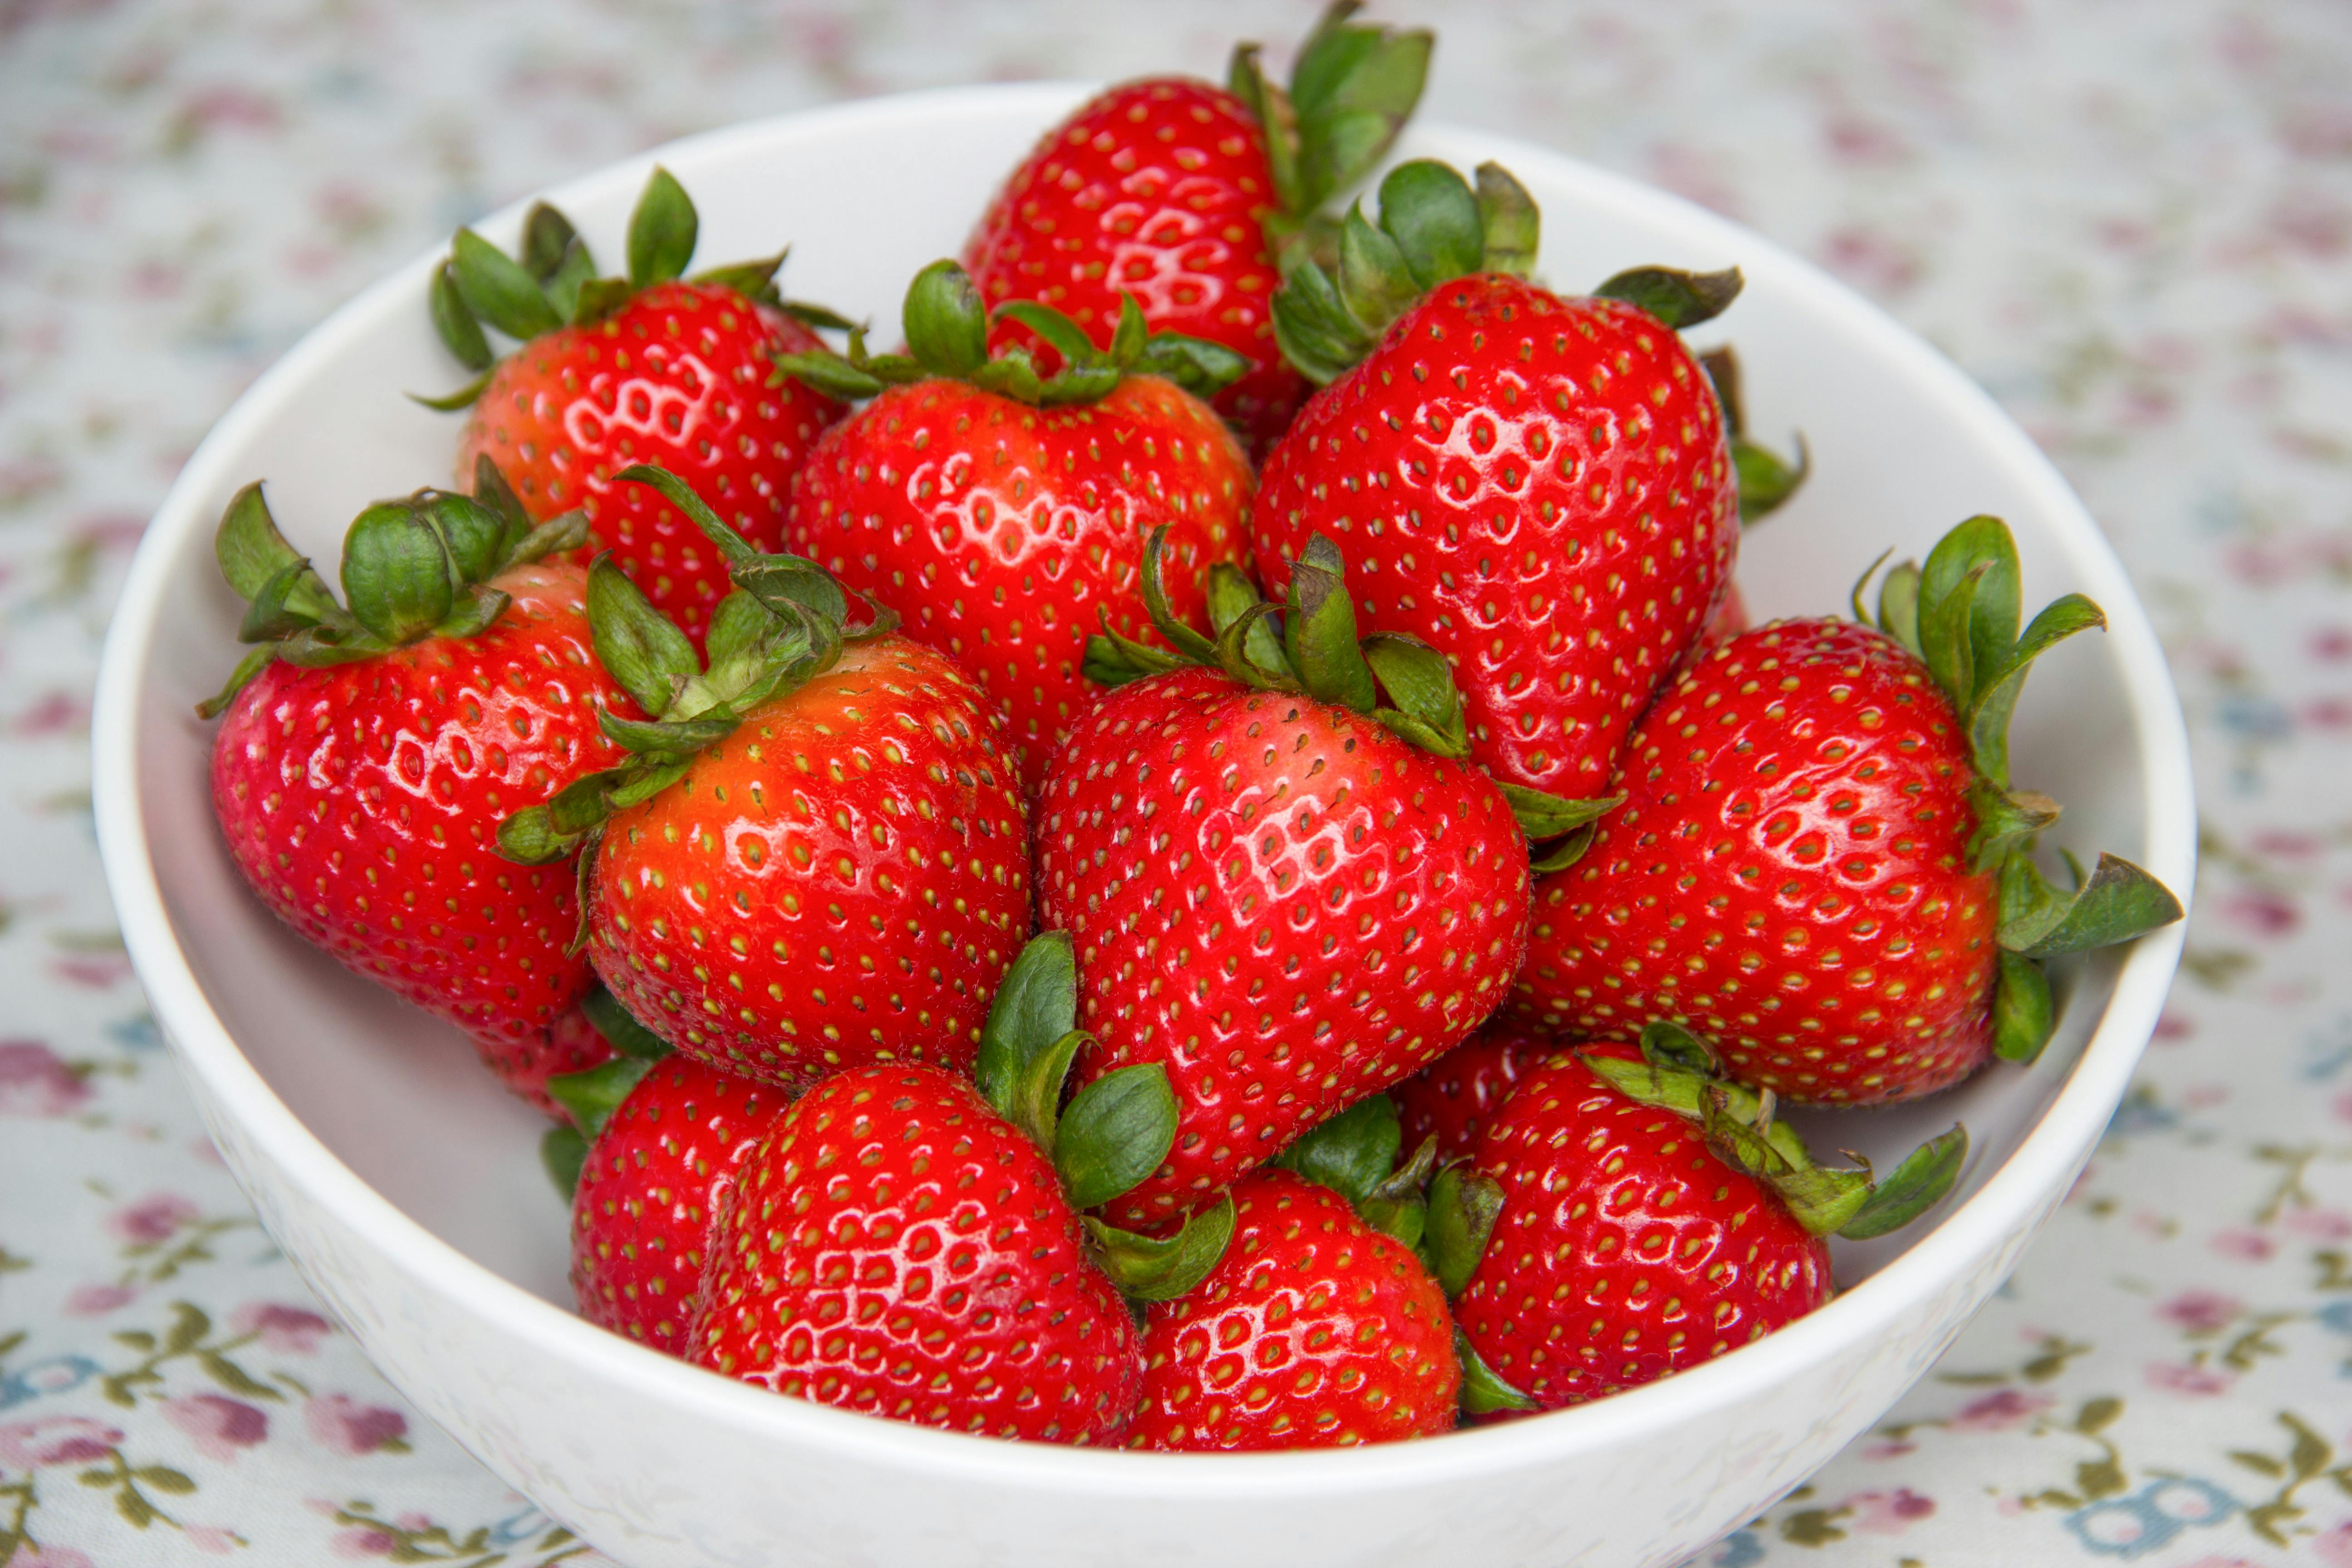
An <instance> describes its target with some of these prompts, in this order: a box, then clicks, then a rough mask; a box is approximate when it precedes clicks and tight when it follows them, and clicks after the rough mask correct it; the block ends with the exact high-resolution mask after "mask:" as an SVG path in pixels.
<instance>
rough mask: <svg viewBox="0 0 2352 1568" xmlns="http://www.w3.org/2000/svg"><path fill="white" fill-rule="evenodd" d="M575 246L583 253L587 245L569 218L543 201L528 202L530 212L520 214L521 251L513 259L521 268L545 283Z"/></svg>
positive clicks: (559, 267)
mask: <svg viewBox="0 0 2352 1568" xmlns="http://www.w3.org/2000/svg"><path fill="white" fill-rule="evenodd" d="M575 247H577V248H579V249H581V250H583V252H584V250H585V248H586V247H584V246H582V245H581V242H580V234H579V231H578V230H577V229H574V228H573V227H572V220H571V219H570V218H568V217H565V216H563V215H562V213H561V212H559V211H557V210H556V209H555V208H554V207H552V206H550V205H548V204H547V203H545V202H533V203H531V204H530V211H529V212H528V213H525V214H524V215H523V220H522V253H521V254H520V256H518V257H517V258H516V259H517V260H519V261H520V262H521V263H522V269H523V270H524V271H525V272H528V273H530V275H531V276H532V277H533V278H536V279H539V280H540V281H541V282H542V283H544V282H545V281H547V279H551V278H552V277H554V276H555V274H556V273H557V272H558V271H559V270H560V269H561V268H562V266H563V262H564V258H566V257H567V256H569V255H570V254H571V253H572V250H573V249H574V248H575Z"/></svg>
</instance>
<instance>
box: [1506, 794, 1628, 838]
mask: <svg viewBox="0 0 2352 1568" xmlns="http://www.w3.org/2000/svg"><path fill="white" fill-rule="evenodd" d="M1495 787H1496V788H1497V789H1499V790H1501V791H1502V792H1503V798H1504V799H1505V800H1506V801H1508V802H1509V803H1510V806H1511V815H1512V816H1515V817H1517V819H1518V824H1519V831H1520V832H1522V833H1524V834H1526V835H1527V836H1528V842H1529V843H1531V844H1540V843H1542V842H1544V840H1546V839H1548V838H1557V837H1559V836H1560V835H1561V834H1563V833H1574V832H1575V831H1576V830H1577V829H1579V828H1580V827H1583V826H1587V825H1589V824H1591V823H1594V822H1598V821H1599V820H1600V819H1601V818H1602V817H1604V816H1608V815H1609V814H1610V813H1611V812H1612V811H1614V810H1616V809H1617V808H1618V807H1619V806H1620V805H1623V804H1624V803H1625V797H1624V796H1623V795H1596V796H1594V797H1593V798H1592V799H1591V800H1570V799H1569V798H1568V797H1567V796H1566V795H1552V794H1550V793H1549V792H1548V791H1544V790H1539V789H1529V788H1528V786H1527V785H1525V784H1496V786H1495Z"/></svg>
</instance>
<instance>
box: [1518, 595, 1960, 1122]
mask: <svg viewBox="0 0 2352 1568" xmlns="http://www.w3.org/2000/svg"><path fill="white" fill-rule="evenodd" d="M1974 783H1975V771H1974V769H1973V767H1972V765H1971V764H1970V762H1969V752H1968V748H1967V745H1966V743H1965V741H1964V740H1963V737H1962V732H1961V729H1960V725H1959V721H1958V717H1957V716H1956V715H1955V714H1954V713H1953V711H1952V706H1951V703H1950V702H1949V701H1948V700H1947V699H1946V697H1945V695H1944V693H1943V690H1942V689H1941V688H1939V687H1938V686H1937V684H1936V681H1935V679H1934V677H1933V676H1931V675H1930V674H1928V672H1927V666H1926V665H1924V664H1922V663H1921V662H1920V661H1919V660H1918V659H1917V658H1914V657H1913V656H1912V655H1911V654H1910V653H1909V652H1908V651H1906V649H1905V648H1903V647H1901V646H1900V645H1899V644H1897V643H1896V642H1895V641H1894V639H1892V638H1891V637H1885V636H1882V635H1881V634H1880V633H1878V632H1875V631H1873V630H1871V629H1870V628H1869V627H1867V626H1855V625H1853V623H1851V622H1847V621H1839V620H1811V621H1776V622H1773V623H1772V624H1770V625H1769V626H1760V627H1758V628H1757V629H1756V630H1754V631H1750V632H1746V633H1743V634H1742V635H1740V636H1739V637H1735V638H1733V639H1732V640H1731V641H1729V642H1727V643H1726V644H1724V645H1722V646H1721V647H1717V648H1715V649H1713V650H1711V651H1710V652H1708V653H1707V654H1706V657H1705V658H1701V659H1700V660H1699V661H1698V662H1697V664H1696V666H1695V667H1694V668H1692V669H1691V670H1690V671H1688V672H1687V673H1686V674H1685V675H1684V676H1683V678H1682V679H1681V680H1680V681H1678V682H1677V683H1676V684H1675V687H1674V689H1672V690H1670V691H1668V692H1667V693H1666V694H1665V695H1664V697H1662V698H1661V699H1660V700H1659V702H1658V705H1657V707H1656V708H1655V709H1654V710H1652V711H1651V712H1650V714H1649V716H1648V717H1647V718H1645V719H1643V721H1642V724H1641V726H1640V728H1639V729H1638V730H1636V731H1634V734H1633V740H1632V742H1630V743H1629V744H1628V746H1627V747H1626V751H1625V761H1624V764H1623V767H1622V771H1621V773H1620V774H1619V776H1618V778H1617V780H1616V781H1615V783H1613V784H1612V785H1611V788H1612V790H1622V792H1624V794H1625V795H1626V801H1625V804H1624V805H1622V806H1621V807H1619V808H1618V809H1617V810H1616V811H1614V812H1612V813H1611V814H1610V815H1609V816H1604V817H1602V818H1601V828H1600V831H1599V832H1598V833H1597V834H1595V835H1594V837H1593V841H1592V847H1591V850H1590V851H1588V852H1587V853H1586V855H1585V857H1584V858H1582V859H1581V860H1580V861H1578V862H1577V863H1576V864H1575V865H1574V866H1571V867H1570V868H1568V869H1566V870H1564V871H1559V872H1556V873H1554V874H1553V875H1551V876H1549V877H1547V878H1545V879H1543V881H1542V883H1541V884H1540V885H1539V886H1538V889H1537V895H1536V927H1535V936H1534V939H1533V941H1532V942H1530V944H1529V948H1528V965H1527V968H1526V970H1525V971H1524V972H1522V973H1521V975H1520V978H1519V984H1518V988H1517V991H1516V993H1515V994H1514V995H1513V998H1512V1010H1513V1012H1514V1013H1515V1014H1517V1016H1522V1017H1527V1018H1530V1019H1534V1020H1537V1021H1538V1022H1540V1023H1541V1024H1543V1025H1544V1026H1547V1027H1549V1028H1554V1029H1558V1030H1560V1031H1563V1032H1568V1033H1580V1034H1623V1033H1627V1032H1630V1031H1634V1030H1638V1029H1639V1028H1641V1026H1643V1025H1644V1024H1646V1023H1648V1022H1649V1021H1651V1020H1652V1019H1654V1018H1671V1019H1673V1020H1675V1022H1677V1023H1680V1024H1682V1025H1684V1026H1686V1027H1688V1028H1690V1029H1692V1030H1694V1031H1695V1032H1696V1033H1698V1034H1700V1035H1702V1036H1704V1037H1706V1039H1707V1040H1708V1041H1709V1042H1710V1043H1711V1044H1713V1045H1714V1047H1716V1050H1717V1053H1718V1054H1719V1055H1720V1056H1721V1058H1722V1063H1723V1069H1724V1071H1725V1072H1726V1074H1727V1076H1729V1077H1732V1078H1735V1079H1738V1080H1739V1081H1740V1082H1742V1083H1747V1084H1750V1085H1753V1086H1755V1087H1757V1088H1759V1089H1768V1088H1769V1089H1773V1090H1775V1091H1777V1092H1778V1093H1779V1094H1780V1096H1781V1098H1783V1099H1785V1100H1797V1101H1813V1102H1822V1103H1827V1104H1835V1105H1875V1104H1881V1103H1884V1102H1885V1101H1889V1100H1910V1099H1915V1098H1916V1097H1918V1096H1920V1095H1924V1094H1930V1093H1933V1092H1934V1091H1935V1090H1937V1089H1943V1088H1946V1087H1948V1086H1949V1085H1951V1084H1954V1083H1957V1082H1958V1081H1959V1080H1960V1079H1963V1078H1966V1077H1967V1076H1968V1075H1969V1073H1971V1072H1973V1071H1975V1070H1976V1069H1977V1068H1979V1067H1981V1066H1983V1065H1984V1062H1985V1061H1986V1059H1987V1058H1988V1057H1989V1055H1990V1051H1991V1048H1992V1033H1991V1007H1992V991H1993V984H1994V980H1995V978H1996V976H1997V973H1998V965H1999V962H2000V960H1999V951H1998V946H1997V934H1998V933H1997V929H1996V928H1997V925H1998V921H1999V915H2000V909H1999V903H2000V900H1999V889H1998V888H1997V887H1996V885H1995V880H1994V878H1993V877H1992V875H1991V874H1990V873H1984V874H1977V873H1972V872H1970V871H1969V868H1968V864H1969V856H1968V843H1969V836H1970V835H1971V834H1972V833H1973V832H1974V831H1975V828H1976V814H1975V812H1974V811H1973V809H1972V808H1971V807H1970V806H1969V800H1968V793H1969V787H1970V786H1971V785H1972V784H1974Z"/></svg>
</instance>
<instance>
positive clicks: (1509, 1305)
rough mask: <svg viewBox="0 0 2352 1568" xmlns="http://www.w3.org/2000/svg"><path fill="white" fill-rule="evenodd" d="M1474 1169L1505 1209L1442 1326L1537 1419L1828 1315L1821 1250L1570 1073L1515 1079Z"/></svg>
mask: <svg viewBox="0 0 2352 1568" xmlns="http://www.w3.org/2000/svg"><path fill="white" fill-rule="evenodd" d="M1475 1164H1476V1166H1477V1168H1478V1170H1480V1171H1481V1172H1483V1173H1485V1174H1486V1175H1488V1176H1491V1177H1493V1178H1494V1179H1495V1180H1496V1182H1497V1183H1499V1184H1501V1186H1502V1189H1503V1205H1502V1208H1501V1211H1500V1212H1499V1213H1498V1214H1497V1215H1496V1219H1495V1230H1494V1234H1493V1236H1492V1237H1490V1238H1489V1239H1488V1241H1487V1243H1486V1255H1485V1256H1484V1257H1483V1258H1480V1260H1479V1263H1478V1267H1477V1268H1476V1270H1475V1272H1473V1273H1472V1274H1471V1276H1470V1282H1469V1283H1468V1284H1467V1285H1465V1287H1464V1288H1463V1289H1462V1292H1461V1294H1460V1295H1458V1296H1456V1297H1455V1298H1454V1323H1455V1324H1456V1325H1457V1326H1458V1327H1459V1328H1460V1329H1461V1331H1462V1332H1463V1335H1464V1337H1465V1338H1466V1339H1467V1340H1468V1341H1469V1342H1470V1345H1471V1348H1472V1349H1474V1350H1475V1351H1476V1352H1478V1355H1479V1358H1480V1359H1481V1360H1483V1361H1484V1362H1486V1364H1487V1366H1489V1367H1490V1368H1492V1369H1493V1370H1494V1372H1495V1373H1496V1375H1497V1376H1499V1377H1501V1378H1502V1379H1503V1381H1504V1382H1506V1383H1507V1384H1511V1385H1512V1386H1513V1387H1515V1388H1517V1390H1518V1391H1519V1392H1520V1393H1522V1394H1526V1395H1527V1396H1528V1398H1529V1399H1532V1400H1533V1401H1535V1403H1536V1404H1537V1405H1538V1406H1539V1407H1540V1408H1542V1409H1545V1410H1557V1409H1559V1407H1560V1406H1562V1405H1580V1404H1582V1403H1583V1402H1584V1401H1586V1400H1589V1399H1599V1398H1601V1397H1602V1396H1603V1395H1606V1394H1616V1393H1619V1392H1621V1391H1622V1390H1624V1389H1628V1388H1633V1387H1638V1386H1639V1385H1640V1384H1644V1383H1650V1382H1654V1380H1656V1379H1658V1378H1661V1377H1664V1376H1667V1375H1668V1374H1670V1373H1677V1372H1682V1371H1685V1370H1687V1369H1688V1368H1690V1367H1694V1366H1696V1365H1698V1364H1699V1363H1701V1362H1706V1361H1711V1360H1713V1359H1714V1358H1715V1357H1717V1356H1719V1355H1721V1354H1723V1353H1724V1352H1727V1351H1730V1350H1736V1349H1738V1347H1739V1346H1741V1345H1743V1344H1747V1343H1749V1342H1752V1341H1755V1340H1758V1339H1760V1338H1762V1337H1763V1336H1764V1335H1766V1334H1768V1333H1770V1332H1771V1331H1773V1330H1775V1329H1778V1328H1780V1327H1782V1326H1783V1325H1785V1324H1788V1323H1790V1322H1793V1321H1796V1320H1797V1319H1799V1318H1801V1317H1803V1316H1804V1315H1805V1314H1806V1313H1807V1312H1810V1311H1811V1310H1814V1309H1815V1308H1817V1307H1820V1306H1822V1305H1823V1304H1825V1303H1826V1302H1827V1301H1828V1300H1829V1299H1830V1294H1831V1288H1830V1255H1829V1248H1828V1247H1826V1246H1824V1245H1823V1244H1822V1240H1821V1239H1820V1238H1819V1237H1814V1236H1811V1235H1809V1234H1808V1233H1807V1232H1806V1230H1805V1228H1804V1227H1803V1226H1801V1225H1799V1224H1798V1223H1797V1222H1796V1221H1795V1220H1794V1219H1793V1218H1791V1217H1790V1214H1789V1211H1788V1209H1787V1208H1786V1207H1785V1206H1783V1205H1782V1204H1781V1203H1780V1199H1779V1198H1777V1197H1775V1196H1774V1195H1772V1194H1770V1193H1769V1192H1767V1191H1766V1190H1765V1189H1764V1188H1763V1187H1762V1186H1760V1185H1759V1184H1758V1183H1757V1182H1756V1181H1755V1179H1754V1178H1752V1177H1750V1176H1748V1174H1747V1173H1744V1172H1741V1171H1737V1170H1734V1169H1733V1168H1732V1167H1731V1166H1729V1165H1727V1164H1725V1163H1723V1162H1722V1161H1721V1160H1719V1159H1717V1157H1716V1156H1715V1154H1714V1153H1713V1152H1710V1151H1709V1150H1708V1149H1707V1147H1706V1139H1705V1138H1704V1137H1703V1136H1702V1135H1701V1134H1700V1132H1699V1130H1698V1128H1697V1127H1696V1125H1695V1124H1693V1123H1692V1122H1690V1121H1685V1119H1684V1118H1682V1117H1680V1116H1677V1115H1675V1113H1674V1112H1673V1111H1671V1110H1661V1109H1659V1108H1656V1107H1654V1106H1645V1105H1642V1104H1639V1103H1638V1102H1636V1101H1634V1100H1630V1099H1628V1098H1626V1097H1625V1096H1624V1095H1622V1094H1620V1093H1619V1092H1618V1091H1617V1090H1616V1089H1613V1088H1612V1087H1610V1086H1609V1085H1608V1084H1606V1083H1604V1082H1602V1081H1601V1079H1599V1078H1598V1077H1596V1076H1595V1075H1594V1074H1593V1072H1592V1071H1591V1068H1587V1067H1585V1066H1584V1065H1583V1064H1582V1063H1580V1062H1574V1061H1569V1062H1563V1063H1560V1064H1559V1065H1556V1066H1549V1067H1546V1068H1541V1069H1540V1070H1538V1071H1536V1072H1534V1073H1531V1074H1529V1075H1528V1077H1527V1079H1524V1080H1523V1081H1522V1082H1521V1083H1520V1085H1519V1087H1518V1089H1517V1090H1516V1091H1515V1092H1514V1093H1513V1094H1512V1096H1511V1098H1510V1100H1509V1101H1508V1102H1507V1103H1506V1104H1505V1106H1504V1108H1503V1111H1502V1114H1501V1115H1500V1116H1498V1117H1497V1118H1496V1121H1495V1122H1494V1125H1493V1126H1491V1127H1489V1128H1488V1129H1487V1131H1486V1137H1485V1138H1484V1139H1483V1140H1482V1141H1481V1142H1480V1143H1479V1146H1478V1153H1477V1157H1476V1160H1475Z"/></svg>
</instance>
